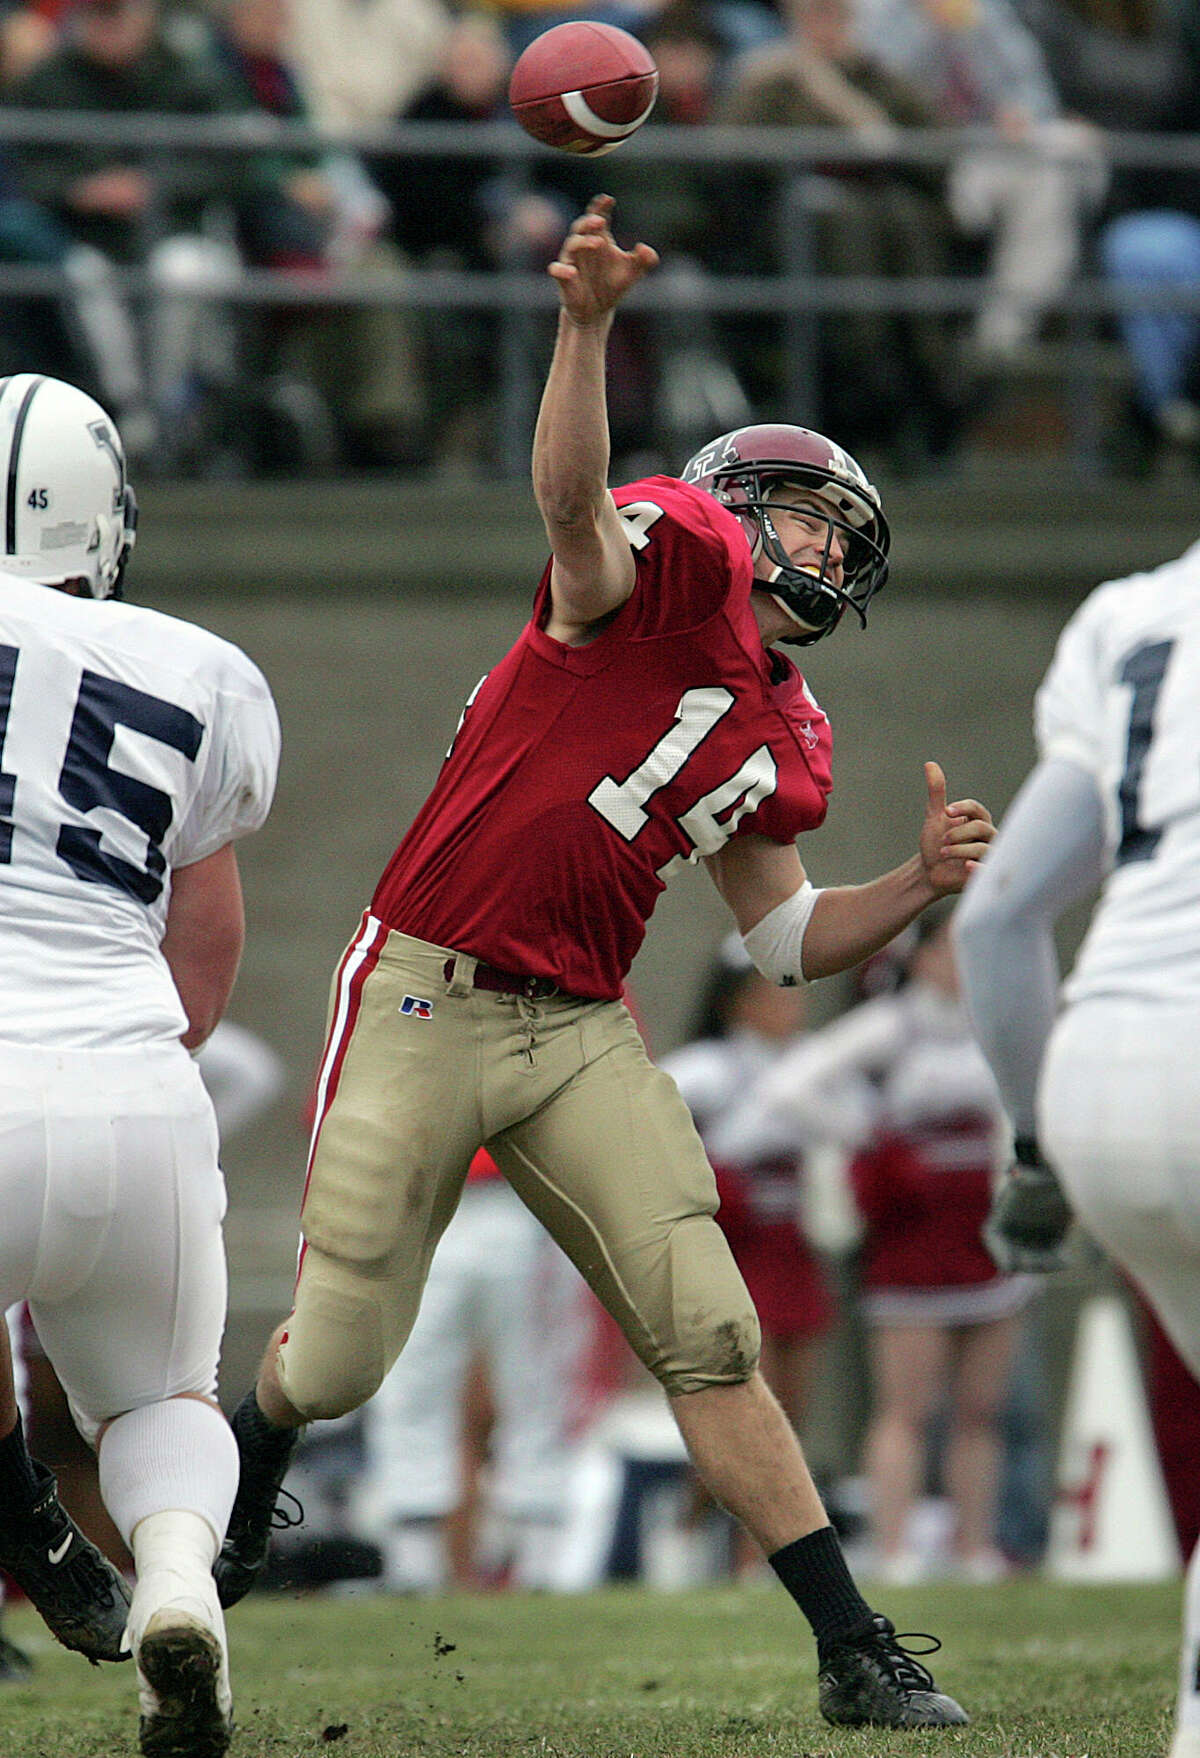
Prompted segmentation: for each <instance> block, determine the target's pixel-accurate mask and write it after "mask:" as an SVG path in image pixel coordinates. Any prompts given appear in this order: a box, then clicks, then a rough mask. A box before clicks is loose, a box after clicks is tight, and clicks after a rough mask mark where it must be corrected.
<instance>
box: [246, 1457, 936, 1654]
mask: <svg viewBox="0 0 1200 1758" xmlns="http://www.w3.org/2000/svg"><path fill="white" fill-rule="evenodd" d="M279 1496H280V1497H281V1498H282V1497H283V1496H286V1497H287V1499H288V1501H289V1502H291V1504H292V1506H291V1508H285V1507H284V1506H283V1503H282V1500H277V1501H276V1503H275V1506H274V1507H273V1508H272V1510H271V1528H272V1530H273V1531H275V1532H288V1531H290V1530H291V1528H292V1527H293V1526H303V1524H304V1503H303V1502H302V1501H301V1500H300V1497H299V1496H294V1495H293V1494H292V1492H291V1490H290V1489H282V1488H281V1489H280V1490H279ZM293 1510H294V1511H293ZM931 1652H932V1651H931Z"/></svg>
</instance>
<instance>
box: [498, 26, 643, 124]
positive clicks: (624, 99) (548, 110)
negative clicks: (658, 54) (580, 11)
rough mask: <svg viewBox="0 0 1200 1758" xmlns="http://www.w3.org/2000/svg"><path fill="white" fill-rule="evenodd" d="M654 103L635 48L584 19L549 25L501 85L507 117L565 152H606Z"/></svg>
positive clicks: (639, 48) (618, 33)
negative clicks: (504, 88) (510, 115)
mask: <svg viewBox="0 0 1200 1758" xmlns="http://www.w3.org/2000/svg"><path fill="white" fill-rule="evenodd" d="M657 96H658V68H657V67H656V66H655V65H654V57H653V56H652V55H651V53H650V51H649V49H647V48H646V47H645V45H644V44H643V43H639V42H638V40H637V38H636V37H634V36H630V34H629V32H628V31H623V30H618V29H617V27H616V26H615V25H611V24H597V23H595V22H593V21H592V20H590V19H572V20H570V22H568V23H567V24H556V25H555V26H554V27H553V28H552V29H551V30H548V31H543V32H542V34H541V36H540V37H535V38H534V40H533V42H532V43H530V45H529V47H528V48H527V49H526V50H525V51H524V52H523V53H522V54H521V55H520V56H519V57H518V59H517V62H516V65H515V66H514V68H513V70H512V78H511V79H510V80H509V85H508V101H509V103H510V104H511V106H512V111H513V115H514V116H515V117H516V118H517V121H518V122H519V123H520V124H521V127H522V128H523V129H525V131H526V133H527V134H531V135H532V136H533V138H534V139H535V140H540V141H543V142H544V143H545V145H546V146H552V147H558V148H560V149H561V150H562V151H563V152H566V153H583V154H586V155H588V156H590V157H593V158H594V157H596V156H597V155H598V154H600V153H610V152H611V151H612V150H613V148H614V147H618V146H620V144H621V142H622V141H623V140H628V138H629V136H630V135H631V134H633V133H635V132H636V130H637V129H639V128H640V127H641V126H642V123H643V122H644V121H645V120H646V118H647V116H649V114H650V112H651V110H652V109H653V108H654V100H655V98H656V97H657Z"/></svg>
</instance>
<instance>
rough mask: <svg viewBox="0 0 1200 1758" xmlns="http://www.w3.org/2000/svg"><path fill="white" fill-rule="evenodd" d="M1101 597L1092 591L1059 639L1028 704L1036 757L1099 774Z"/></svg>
mask: <svg viewBox="0 0 1200 1758" xmlns="http://www.w3.org/2000/svg"><path fill="white" fill-rule="evenodd" d="M1105 622H1106V617H1105V594H1104V592H1103V589H1101V591H1099V592H1094V593H1093V594H1092V595H1091V596H1090V597H1089V598H1087V599H1085V601H1084V603H1083V604H1082V605H1081V606H1080V608H1079V609H1078V610H1077V611H1076V612H1075V614H1074V616H1073V617H1072V618H1071V619H1070V621H1069V622H1068V623H1067V625H1066V627H1065V628H1064V630H1063V632H1062V634H1061V635H1060V636H1059V640H1058V646H1057V647H1056V649H1055V652H1054V658H1053V659H1052V660H1051V662H1050V666H1049V669H1048V671H1047V672H1046V676H1045V678H1044V679H1043V680H1042V684H1041V687H1040V688H1039V690H1038V692H1037V696H1036V699H1035V702H1034V730H1035V733H1036V736H1037V745H1038V752H1039V755H1040V756H1041V757H1042V759H1043V761H1044V760H1046V759H1048V758H1055V757H1057V758H1062V759H1063V760H1065V761H1066V762H1068V763H1075V764H1077V765H1078V766H1079V767H1080V768H1083V769H1086V770H1088V772H1089V773H1090V774H1096V773H1098V771H1099V768H1100V764H1101V761H1102V751H1103V729H1104V698H1103V692H1104V678H1105V672H1106V665H1105V655H1104V645H1103V644H1104V629H1105Z"/></svg>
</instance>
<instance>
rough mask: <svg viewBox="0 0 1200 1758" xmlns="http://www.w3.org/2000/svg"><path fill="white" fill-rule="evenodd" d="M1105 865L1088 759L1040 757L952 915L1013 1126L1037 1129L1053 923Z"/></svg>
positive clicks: (979, 1026)
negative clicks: (1078, 761) (1082, 762)
mask: <svg viewBox="0 0 1200 1758" xmlns="http://www.w3.org/2000/svg"><path fill="white" fill-rule="evenodd" d="M1103 873H1104V821H1103V807H1102V802H1101V799H1100V794H1099V792H1098V790H1097V787H1096V783H1095V781H1094V779H1093V778H1092V776H1091V775H1090V774H1089V773H1088V772H1087V770H1086V769H1083V768H1081V767H1079V765H1077V764H1075V763H1070V762H1067V761H1065V760H1064V759H1062V758H1048V759H1046V760H1045V761H1044V762H1042V763H1039V764H1038V766H1037V768H1036V769H1035V770H1034V771H1033V773H1032V774H1031V775H1030V776H1029V777H1028V779H1027V780H1026V782H1025V784H1024V786H1023V787H1022V788H1021V790H1020V792H1019V793H1018V795H1017V797H1016V799H1015V800H1014V801H1013V803H1012V805H1011V806H1010V808H1009V810H1008V812H1007V814H1006V815H1005V818H1004V822H1003V823H1002V824H1001V826H1000V831H999V834H998V835H997V837H996V840H995V841H994V842H993V844H992V846H991V848H990V849H989V850H988V853H987V858H986V859H985V860H984V862H983V863H982V865H981V866H980V868H979V871H978V872H977V873H976V874H975V875H974V877H973V878H972V879H971V881H970V883H969V885H968V886H967V889H966V891H965V892H964V894H963V900H962V902H961V904H960V905H959V907H958V910H957V912H956V914H955V917H954V937H955V942H956V946H957V951H958V963H959V972H960V975H961V978H962V985H963V995H964V999H965V1001H966V1005H967V1011H968V1013H969V1014H970V1017H971V1023H972V1025H973V1027H974V1029H975V1035H976V1037H977V1038H978V1040H979V1045H980V1048H981V1049H982V1050H983V1053H984V1055H985V1056H986V1057H987V1059H988V1062H989V1063H990V1064H991V1067H992V1072H993V1073H994V1074H995V1076H996V1081H997V1084H998V1086H999V1088H1000V1092H1001V1094H1002V1096H1003V1098H1004V1103H1005V1107H1006V1109H1007V1111H1008V1114H1009V1116H1010V1118H1011V1119H1012V1124H1013V1129H1014V1131H1015V1133H1016V1134H1017V1135H1018V1136H1029V1137H1032V1136H1033V1135H1034V1134H1035V1106H1036V1098H1037V1082H1038V1071H1039V1069H1040V1067H1041V1062H1042V1054H1043V1052H1044V1050H1045V1047H1046V1040H1047V1038H1048V1037H1049V1036H1050V1029H1051V1027H1052V1025H1053V1023H1054V1015H1055V1010H1056V1007H1057V1002H1058V983H1059V969H1058V955H1057V952H1056V949H1055V945H1054V925H1055V922H1056V921H1057V920H1058V917H1059V916H1060V915H1061V914H1062V913H1063V911H1064V910H1065V909H1066V908H1067V907H1068V906H1069V905H1070V904H1072V903H1075V902H1077V901H1078V900H1079V899H1080V898H1082V897H1084V896H1086V895H1087V893H1088V892H1089V891H1092V890H1094V889H1095V888H1096V886H1097V885H1098V884H1099V883H1100V880H1101V878H1102V877H1103Z"/></svg>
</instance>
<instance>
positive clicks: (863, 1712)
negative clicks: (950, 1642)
mask: <svg viewBox="0 0 1200 1758" xmlns="http://www.w3.org/2000/svg"><path fill="white" fill-rule="evenodd" d="M921 1640H922V1641H927V1642H929V1643H930V1644H931V1645H932V1646H931V1647H929V1648H925V1649H922V1650H921V1651H920V1652H921V1653H923V1654H933V1653H935V1652H936V1651H937V1650H938V1649H939V1648H940V1647H941V1643H940V1642H939V1641H938V1640H937V1638H936V1637H935V1636H922V1637H921ZM901 1641H902V1638H901V1637H898V1636H897V1635H896V1628H895V1625H894V1624H892V1623H890V1622H889V1621H888V1619H887V1618H884V1617H880V1616H878V1615H876V1616H875V1617H873V1618H872V1619H871V1622H870V1624H868V1625H867V1627H866V1629H865V1630H861V1631H859V1632H858V1633H857V1634H854V1635H850V1636H844V1637H843V1638H842V1639H841V1641H840V1642H834V1643H831V1644H830V1645H829V1647H828V1648H827V1649H826V1650H825V1651H824V1653H823V1654H822V1655H821V1657H820V1674H819V1681H818V1692H819V1696H818V1701H819V1703H820V1707H821V1714H822V1715H823V1716H824V1717H825V1719H826V1721H831V1722H834V1723H835V1724H837V1725H839V1726H842V1727H965V1726H966V1724H967V1722H968V1721H969V1720H970V1717H969V1716H968V1715H967V1712H966V1710H965V1709H963V1708H961V1707H960V1706H959V1704H957V1703H956V1702H955V1701H954V1699H953V1697H947V1696H946V1695H945V1693H944V1692H942V1691H939V1690H938V1688H937V1686H936V1685H935V1684H934V1682H933V1678H932V1676H931V1674H929V1673H928V1672H926V1670H925V1668H924V1667H923V1666H920V1665H919V1664H918V1663H917V1661H916V1660H914V1658H913V1656H912V1654H911V1653H910V1652H909V1650H908V1649H907V1648H902V1647H901V1645H900V1644H901Z"/></svg>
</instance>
